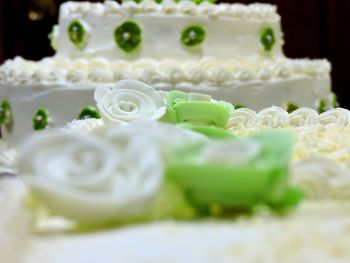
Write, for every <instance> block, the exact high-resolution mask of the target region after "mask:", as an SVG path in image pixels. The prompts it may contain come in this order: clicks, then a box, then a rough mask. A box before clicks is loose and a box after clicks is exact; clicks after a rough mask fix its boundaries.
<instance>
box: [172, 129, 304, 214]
mask: <svg viewBox="0 0 350 263" xmlns="http://www.w3.org/2000/svg"><path fill="white" fill-rule="evenodd" d="M225 141H226V142H225ZM217 142H219V143H221V147H222V148H220V149H221V150H223V152H219V150H218V149H217V150H216V151H214V152H212V157H213V158H216V160H220V163H216V162H211V161H208V160H207V159H203V158H204V157H203V156H204V153H207V152H208V149H210V148H213V146H214V143H217ZM271 142H274V143H271ZM252 143H253V146H254V147H251V146H252ZM293 144H294V137H293V136H292V134H291V133H288V132H270V133H263V134H259V135H256V136H251V137H249V138H246V139H234V138H233V139H222V140H219V141H217V140H216V141H210V142H208V143H204V144H201V145H198V144H197V145H188V144H187V145H184V146H182V147H180V148H179V149H177V150H176V151H175V153H174V156H173V159H172V161H170V162H169V164H168V166H167V168H166V176H167V178H168V179H170V180H171V181H172V182H174V183H175V184H177V185H178V186H179V187H180V188H181V189H182V190H183V191H184V193H185V194H186V195H187V197H188V201H189V202H191V203H192V204H193V205H194V207H201V209H203V208H205V207H208V208H210V207H211V206H213V205H215V206H216V207H219V208H222V209H242V210H244V209H246V210H252V209H253V208H254V207H255V206H257V205H261V204H265V205H269V206H270V207H272V208H275V207H276V208H277V207H278V209H281V208H286V207H290V206H294V205H296V204H297V203H298V202H299V201H300V200H301V195H300V193H299V192H298V191H296V190H291V189H290V188H289V187H288V174H289V171H288V167H289V161H290V158H291V156H292V149H293ZM242 145H243V146H244V147H242ZM227 146H228V147H227ZM257 146H258V147H257ZM225 147H226V148H225ZM255 147H257V148H255ZM254 148H255V150H254ZM252 149H253V151H252ZM249 152H250V153H249ZM247 153H248V156H249V157H247V158H244V157H243V159H242V158H240V157H239V156H240V155H241V154H243V156H247ZM216 155H219V157H217V156H216ZM223 156H227V157H228V158H227V159H226V160H225V158H226V157H224V158H222V157H223ZM232 156H236V157H238V160H237V161H233V160H234V159H235V158H236V157H232ZM230 158H231V159H230ZM230 160H232V161H233V162H232V161H230ZM209 210H210V209H209Z"/></svg>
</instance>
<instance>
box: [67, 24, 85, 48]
mask: <svg viewBox="0 0 350 263" xmlns="http://www.w3.org/2000/svg"><path fill="white" fill-rule="evenodd" d="M68 36H69V40H70V41H71V42H72V43H73V44H74V45H75V46H76V47H77V48H79V49H83V48H85V46H86V44H87V40H88V34H87V29H86V28H85V26H84V24H83V23H82V22H80V21H78V20H74V21H73V22H71V23H70V24H69V26H68Z"/></svg>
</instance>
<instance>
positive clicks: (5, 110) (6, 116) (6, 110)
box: [0, 100, 12, 125]
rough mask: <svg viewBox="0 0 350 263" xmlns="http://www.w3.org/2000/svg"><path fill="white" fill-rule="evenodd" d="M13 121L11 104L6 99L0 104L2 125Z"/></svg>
mask: <svg viewBox="0 0 350 263" xmlns="http://www.w3.org/2000/svg"><path fill="white" fill-rule="evenodd" d="M11 121H12V111H11V104H10V102H9V101H8V100H4V101H2V102H1V105H0V125H6V124H9V123H11Z"/></svg>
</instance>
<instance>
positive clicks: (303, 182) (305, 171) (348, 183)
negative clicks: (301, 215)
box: [292, 157, 350, 199]
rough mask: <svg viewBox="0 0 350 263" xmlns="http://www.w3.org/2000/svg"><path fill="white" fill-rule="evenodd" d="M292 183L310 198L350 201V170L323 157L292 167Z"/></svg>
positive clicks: (305, 160)
mask: <svg viewBox="0 0 350 263" xmlns="http://www.w3.org/2000/svg"><path fill="white" fill-rule="evenodd" d="M292 183H293V184H294V185H296V186H299V187H300V188H301V189H303V190H304V191H305V192H306V194H307V197H308V198H315V199H349V198H350V192H349V190H348V189H349V187H350V169H348V168H343V167H341V166H340V165H339V164H337V163H336V162H334V161H331V160H329V159H327V158H322V157H310V158H306V159H304V160H300V161H298V162H296V163H295V164H294V165H293V166H292Z"/></svg>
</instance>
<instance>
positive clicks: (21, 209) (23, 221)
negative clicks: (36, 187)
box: [0, 176, 32, 263]
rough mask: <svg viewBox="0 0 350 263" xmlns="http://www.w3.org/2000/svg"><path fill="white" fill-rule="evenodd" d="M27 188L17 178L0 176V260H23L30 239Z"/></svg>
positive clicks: (15, 261)
mask: <svg viewBox="0 0 350 263" xmlns="http://www.w3.org/2000/svg"><path fill="white" fill-rule="evenodd" d="M26 197H27V189H26V188H25V187H24V185H23V183H22V182H21V181H20V180H19V179H18V178H6V177H1V176H0V251H1V259H2V261H5V262H8V263H19V262H24V260H26V257H25V256H24V252H25V251H27V246H28V245H29V244H30V241H32V240H31V230H32V229H31V227H32V221H31V215H30V213H29V211H28V209H27V208H26V207H25V204H24V200H25V198H26Z"/></svg>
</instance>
